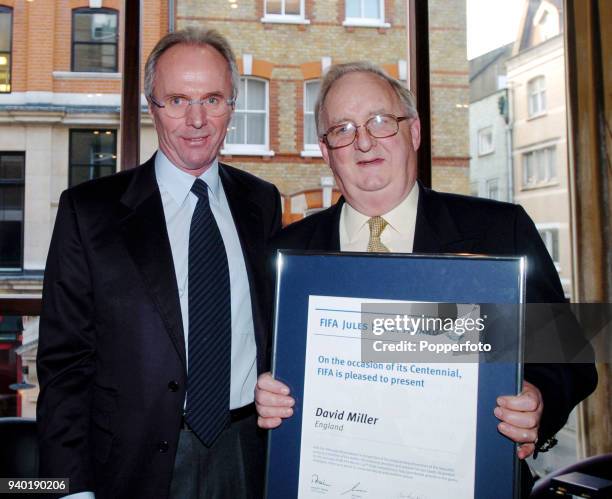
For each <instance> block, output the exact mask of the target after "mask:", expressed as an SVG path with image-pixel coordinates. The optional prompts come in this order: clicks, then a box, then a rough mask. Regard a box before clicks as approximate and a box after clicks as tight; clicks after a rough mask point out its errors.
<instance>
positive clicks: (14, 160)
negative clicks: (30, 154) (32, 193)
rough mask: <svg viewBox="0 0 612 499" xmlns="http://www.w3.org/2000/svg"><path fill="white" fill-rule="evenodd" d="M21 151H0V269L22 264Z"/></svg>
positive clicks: (22, 177)
mask: <svg viewBox="0 0 612 499" xmlns="http://www.w3.org/2000/svg"><path fill="white" fill-rule="evenodd" d="M24 186H25V154H24V153H23V152H0V271H2V270H19V269H21V268H22V266H23V201H24Z"/></svg>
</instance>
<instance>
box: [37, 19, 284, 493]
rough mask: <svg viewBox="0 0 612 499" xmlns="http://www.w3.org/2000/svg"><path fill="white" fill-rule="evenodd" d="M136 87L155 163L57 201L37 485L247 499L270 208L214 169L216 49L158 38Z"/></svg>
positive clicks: (257, 486)
mask: <svg viewBox="0 0 612 499" xmlns="http://www.w3.org/2000/svg"><path fill="white" fill-rule="evenodd" d="M145 80H146V81H145V93H146V95H147V98H148V99H149V106H150V112H151V114H152V117H153V120H154V123H155V127H156V130H157V134H158V139H159V151H158V152H157V154H156V155H155V156H154V157H153V158H151V159H150V160H149V161H147V162H146V163H145V164H143V165H141V166H139V167H137V168H134V169H133V170H129V171H126V172H122V173H119V174H117V175H113V176H110V177H106V178H102V179H98V180H95V181H92V182H87V183H85V184H82V185H79V186H77V187H74V188H71V189H68V190H67V191H65V192H64V193H63V194H62V196H61V199H60V203H59V209H58V214H57V219H56V224H55V229H54V234H53V238H52V242H51V248H50V251H49V256H48V261H47V267H46V271H45V281H44V291H43V312H42V315H41V323H40V337H39V345H38V375H39V379H40V383H41V393H40V397H39V399H38V422H39V434H40V454H41V468H40V470H41V471H40V473H41V476H45V477H63V478H69V479H70V490H69V492H70V494H71V495H72V494H74V497H79V498H85V497H88V498H93V497H96V498H97V499H104V498H113V499H120V498H126V499H128V498H129V499H134V498H143V499H144V498H146V499H152V498H164V499H165V498H168V497H171V498H181V499H182V498H189V499H191V498H204V497H206V498H209V497H210V498H225V497H227V498H230V497H231V498H247V497H249V498H250V497H260V496H261V494H262V484H263V479H262V476H263V464H264V445H263V440H262V434H261V432H260V430H259V429H258V428H257V425H256V414H255V410H254V404H253V390H254V386H255V381H256V377H257V373H259V372H262V371H263V370H264V369H265V367H266V366H267V362H268V361H267V358H266V352H267V351H268V336H267V332H268V330H269V310H270V307H271V297H270V294H269V292H268V290H267V287H266V286H265V282H266V280H265V275H264V270H265V262H264V254H265V247H266V245H267V243H268V240H269V239H270V238H271V237H272V236H273V235H274V234H275V233H276V232H277V230H278V228H279V226H280V198H279V194H278V191H277V190H276V188H275V187H274V186H273V185H271V184H268V183H267V182H264V181H262V180H260V179H257V178H256V177H254V176H252V175H250V174H248V173H245V172H242V171H240V170H237V169H235V168H232V167H230V166H228V165H224V164H220V163H219V162H218V160H217V155H218V152H219V149H220V147H221V145H222V144H223V140H224V138H225V134H226V131H227V128H228V125H229V121H230V119H231V113H232V111H233V108H234V104H235V100H236V97H237V89H238V82H239V75H238V72H237V69H236V63H235V59H234V56H233V53H232V51H231V48H230V47H229V45H228V43H227V41H226V40H225V39H224V38H223V37H222V36H221V35H219V34H218V33H216V32H214V31H211V30H207V31H205V30H198V29H193V28H192V29H187V30H184V31H179V32H175V33H172V34H169V35H167V36H165V37H164V38H163V39H162V40H160V42H159V43H158V44H157V46H156V47H155V49H154V50H153V52H152V53H151V55H150V56H149V59H148V61H147V65H146V71H145ZM198 186H199V187H198ZM198 189H200V190H198ZM211 215H212V216H211ZM203 227H204V228H203ZM194 234H198V237H196V236H194ZM196 239H197V241H196ZM202 241H203V243H202ZM210 255H215V258H216V260H215V261H214V262H215V263H214V266H213V268H209V267H210V265H209V264H210V262H209V256H210ZM206 265H209V267H206ZM213 276H214V277H213ZM213 281H214V282H213ZM216 281H220V284H219V283H217V282H216ZM194 286H195V287H194ZM194 290H195V291H196V292H194ZM202 313H204V314H206V315H205V317H207V318H208V319H207V320H208V322H209V323H211V324H202V322H203V321H202V320H201V314H202ZM211 317H212V319H211ZM217 317H220V318H219V319H217ZM204 322H206V321H204ZM194 324H199V326H198V329H197V330H194V329H196V328H195V326H194ZM209 326H210V327H209ZM202 335H208V336H206V337H205V340H204V341H202V340H201V338H204V336H202ZM216 343H218V345H217V346H215V345H213V344H216ZM213 348H216V350H214V351H215V356H213V357H212V358H211V357H210V351H212V350H213ZM207 355H208V357H207ZM203 359H204V360H205V364H207V365H201V364H202V362H201V360H203ZM209 367H210V368H212V372H213V373H214V376H211V375H207V376H204V379H202V378H195V377H192V376H196V374H198V370H200V375H201V372H202V371H201V370H202V369H206V368H209ZM222 373H223V374H222ZM211 377H213V379H212V380H211V379H210V378H211ZM207 378H208V379H207ZM230 378H231V382H230ZM209 381H212V383H214V385H215V389H210V390H208V389H202V388H201V384H202V383H204V384H206V383H207V382H209ZM198 385H200V386H198ZM198 390H199V391H198ZM212 420H214V421H218V422H219V428H216V427H215V428H212V424H211V423H210V421H212ZM209 433H210V434H209Z"/></svg>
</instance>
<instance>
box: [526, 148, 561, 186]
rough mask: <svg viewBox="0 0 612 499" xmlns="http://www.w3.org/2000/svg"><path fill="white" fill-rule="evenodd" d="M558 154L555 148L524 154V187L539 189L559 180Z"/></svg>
mask: <svg viewBox="0 0 612 499" xmlns="http://www.w3.org/2000/svg"><path fill="white" fill-rule="evenodd" d="M556 153H557V148H556V147H555V146H549V147H544V148H541V149H536V150H534V151H529V152H526V153H523V187H537V186H539V185H545V184H550V183H551V182H555V181H556V180H557V165H556Z"/></svg>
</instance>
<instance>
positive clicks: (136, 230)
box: [120, 159, 186, 366]
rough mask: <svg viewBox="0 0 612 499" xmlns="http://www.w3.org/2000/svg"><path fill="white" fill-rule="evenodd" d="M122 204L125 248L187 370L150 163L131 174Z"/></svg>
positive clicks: (165, 236)
mask: <svg viewBox="0 0 612 499" xmlns="http://www.w3.org/2000/svg"><path fill="white" fill-rule="evenodd" d="M121 202H122V203H123V204H124V205H125V206H126V208H127V209H128V213H127V215H126V216H125V217H124V218H123V219H122V220H121V222H120V226H121V233H122V235H123V239H124V242H125V245H126V247H127V249H128V252H129V253H130V255H131V257H132V259H133V260H134V263H135V264H136V266H137V267H138V269H139V270H140V273H141V275H142V278H143V281H144V283H145V287H146V289H147V292H148V293H149V294H150V296H151V298H152V300H153V302H154V303H155V306H156V307H157V309H158V311H159V313H160V315H161V317H162V320H163V322H164V325H165V326H166V330H167V331H168V334H169V335H170V339H171V340H172V343H173V344H174V346H175V348H176V350H177V352H178V354H179V357H180V359H181V361H182V363H183V365H185V366H186V361H185V340H184V337H183V321H182V316H181V306H180V302H179V294H178V288H177V283H176V275H175V272H174V263H173V260H172V250H171V248H170V241H169V239H168V232H167V229H166V220H165V217H164V210H163V206H162V201H161V195H160V193H159V188H158V186H157V181H156V179H155V168H154V160H153V159H151V160H149V161H148V162H147V163H145V164H144V165H143V166H142V167H140V168H139V169H138V171H137V172H136V173H135V174H134V178H133V179H132V182H131V184H130V186H129V187H128V189H127V190H126V192H125V194H124V195H123V197H122V199H121Z"/></svg>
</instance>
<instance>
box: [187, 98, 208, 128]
mask: <svg viewBox="0 0 612 499" xmlns="http://www.w3.org/2000/svg"><path fill="white" fill-rule="evenodd" d="M185 120H186V123H187V125H190V126H192V127H194V128H202V127H203V126H204V125H205V124H206V120H207V116H206V109H204V106H203V105H202V103H201V102H194V103H192V104H190V105H189V106H187V113H186V114H185Z"/></svg>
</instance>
